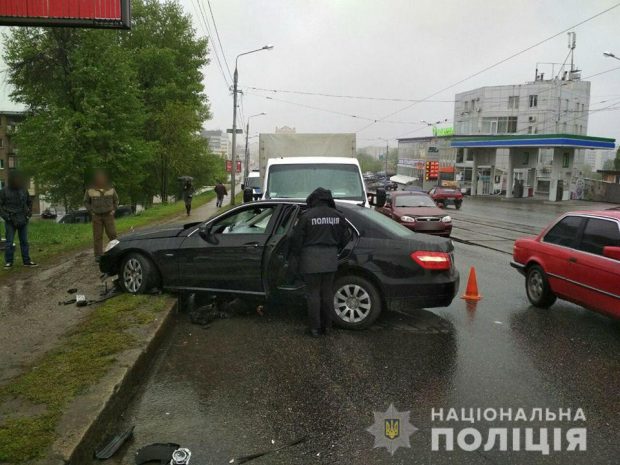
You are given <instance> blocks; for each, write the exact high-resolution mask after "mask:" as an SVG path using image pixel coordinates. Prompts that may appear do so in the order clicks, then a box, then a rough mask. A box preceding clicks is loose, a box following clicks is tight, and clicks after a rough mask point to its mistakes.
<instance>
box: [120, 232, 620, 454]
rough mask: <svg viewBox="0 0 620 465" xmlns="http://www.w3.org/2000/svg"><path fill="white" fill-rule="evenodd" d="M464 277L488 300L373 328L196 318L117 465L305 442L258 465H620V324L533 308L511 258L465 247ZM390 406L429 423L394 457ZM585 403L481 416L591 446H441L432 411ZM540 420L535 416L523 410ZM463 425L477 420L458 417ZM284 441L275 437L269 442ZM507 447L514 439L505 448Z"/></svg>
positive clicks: (161, 369)
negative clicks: (572, 434) (163, 451)
mask: <svg viewBox="0 0 620 465" xmlns="http://www.w3.org/2000/svg"><path fill="white" fill-rule="evenodd" d="M455 247H456V260H457V266H458V268H459V270H460V271H461V274H462V282H461V291H462V290H463V289H464V286H465V281H466V277H467V272H468V269H469V267H470V266H475V267H476V269H477V272H478V281H479V284H480V291H481V293H482V294H483V299H482V300H481V301H480V302H479V303H478V304H477V306H476V308H470V309H467V306H466V304H465V302H464V301H463V300H461V299H458V298H457V299H455V300H454V302H453V303H452V305H451V306H450V307H448V308H444V309H434V310H432V311H427V310H419V311H417V312H415V313H413V314H412V315H404V314H396V313H392V314H387V313H386V314H384V315H382V317H381V318H380V319H379V321H378V322H377V324H376V325H375V326H374V327H373V328H372V329H371V330H368V331H363V332H350V331H337V332H336V333H335V334H334V335H332V336H330V337H327V338H322V339H320V340H313V339H310V338H308V337H305V336H304V334H303V329H304V319H303V317H302V315H303V309H301V308H300V307H298V306H293V305H291V306H290V307H288V308H279V309H273V310H270V311H269V312H268V313H267V314H266V315H265V316H262V317H261V316H258V315H257V314H256V313H254V312H249V313H247V314H244V315H239V316H236V317H234V318H231V319H228V320H219V321H216V322H214V323H212V324H211V325H210V326H208V327H206V328H205V327H200V326H196V325H192V324H191V323H190V322H189V321H188V318H187V315H184V314H181V315H179V316H178V322H177V324H176V326H175V328H174V330H173V331H172V334H171V336H170V337H169V339H168V340H167V342H166V343H165V344H164V345H163V346H162V349H161V351H160V354H159V357H158V358H157V360H156V361H155V363H154V366H153V369H152V371H151V374H150V376H149V377H148V379H146V380H145V382H144V385H143V386H142V389H141V391H140V392H139V394H138V395H137V396H136V397H135V399H134V401H133V402H132V404H131V405H130V406H129V407H128V409H127V410H126V412H125V413H124V414H123V415H122V417H120V418H119V425H118V426H119V427H122V426H127V425H130V424H135V425H136V428H135V437H134V439H133V441H132V442H131V443H130V444H128V445H127V446H126V447H125V449H124V450H123V451H122V454H120V456H119V458H118V459H116V461H111V463H123V464H131V463H134V462H133V453H134V452H135V450H136V449H137V448H138V447H140V446H143V445H145V444H149V443H152V442H177V443H180V444H182V445H183V446H185V447H188V448H190V449H191V450H192V453H193V457H192V462H191V463H192V464H196V465H200V464H226V463H229V462H230V460H231V459H232V458H235V457H240V456H244V455H248V454H251V453H256V452H259V451H263V450H266V449H271V448H275V447H279V446H282V445H284V444H286V443H288V442H290V441H293V440H295V439H297V438H306V441H305V442H303V443H301V444H298V445H296V446H292V447H287V448H284V449H283V450H281V451H279V452H277V453H274V454H270V455H267V456H264V457H262V458H258V459H256V460H254V461H252V462H250V463H252V464H257V465H258V464H329V463H347V464H405V463H406V464H448V463H449V464H617V463H618V461H619V458H618V457H619V454H620V446H619V445H618V431H619V430H620V415H619V413H620V397H619V396H618V386H620V358H619V357H618V354H619V353H620V325H619V324H618V323H617V322H613V321H612V320H610V319H608V318H606V317H603V316H600V315H597V314H594V313H591V312H588V311H586V310H583V309H581V308H579V307H576V306H574V305H572V304H568V303H564V302H560V301H559V302H558V303H556V304H555V305H554V306H553V307H552V308H551V309H550V310H539V309H535V308H533V307H530V306H529V304H528V302H527V299H526V297H525V292H524V289H523V278H522V277H521V276H520V275H519V274H518V273H517V272H516V271H514V270H513V269H512V268H510V267H509V265H508V262H509V257H508V255H506V254H505V253H501V252H498V251H495V250H490V249H488V248H482V247H478V246H475V245H468V244H461V243H457V244H455ZM391 403H393V404H394V406H395V407H396V409H397V410H399V411H404V410H409V411H411V417H410V421H411V423H412V424H413V425H414V426H416V427H417V428H418V429H419V430H418V431H417V432H415V433H414V434H413V435H412V436H411V448H400V449H398V450H397V451H396V452H395V454H394V455H393V456H391V455H390V454H389V453H388V452H387V451H386V449H384V448H376V449H373V443H374V438H373V436H372V435H371V434H370V433H368V432H366V428H368V427H369V426H371V424H372V423H373V421H374V418H373V412H374V411H382V412H384V411H385V410H386V409H387V408H388V406H389V405H390V404H391ZM451 407H454V408H461V407H464V408H469V407H474V408H477V407H482V408H488V407H493V408H497V409H499V408H505V409H506V408H512V409H513V410H514V411H516V409H518V408H524V409H526V411H527V412H528V414H529V412H530V411H531V409H532V408H538V407H543V408H544V407H548V408H552V409H554V410H555V411H557V409H558V408H571V409H573V411H575V410H576V409H577V408H582V409H583V410H584V412H585V415H586V418H587V420H586V422H577V423H572V422H562V423H558V422H555V423H547V424H545V423H540V422H533V423H529V422H528V423H526V424H524V423H520V424H519V423H506V422H504V423H502V422H494V423H487V422H484V421H483V422H481V423H476V424H475V425H473V426H474V427H477V428H478V429H479V430H480V431H481V432H482V433H483V438H484V439H485V440H486V437H487V434H486V433H487V431H488V428H489V427H508V428H512V427H522V428H523V427H535V428H539V427H541V426H546V427H549V428H553V427H562V428H563V429H564V430H566V429H568V428H571V427H573V426H576V427H584V426H585V427H586V428H587V432H588V442H587V446H588V450H587V451H585V452H552V453H551V454H550V455H548V456H543V455H541V454H540V453H538V452H500V451H499V450H497V449H495V450H491V451H487V452H483V451H482V450H480V451H477V452H464V451H454V452H446V451H435V452H433V451H431V433H430V428H431V427H445V426H446V424H445V423H438V422H432V421H431V409H432V408H436V409H438V408H443V409H444V410H447V409H449V408H451ZM528 416H529V415H528ZM451 426H455V427H456V428H457V429H456V431H457V432H458V430H460V429H462V428H466V427H469V426H472V425H470V424H468V423H457V424H453V425H451ZM272 441H273V443H272ZM509 444H510V443H509Z"/></svg>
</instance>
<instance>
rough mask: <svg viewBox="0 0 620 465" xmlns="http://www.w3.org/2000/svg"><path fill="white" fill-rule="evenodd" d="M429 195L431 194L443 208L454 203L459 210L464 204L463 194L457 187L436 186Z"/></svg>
mask: <svg viewBox="0 0 620 465" xmlns="http://www.w3.org/2000/svg"><path fill="white" fill-rule="evenodd" d="M428 195H430V196H431V198H432V199H433V200H434V201H435V203H436V204H437V205H438V206H440V207H443V208H445V207H447V206H448V205H450V204H452V205H454V206H455V207H456V209H457V210H459V209H460V208H461V205H463V194H462V193H461V191H460V190H458V189H456V188H451V187H434V188H432V189H431V190H430V191H429V192H428Z"/></svg>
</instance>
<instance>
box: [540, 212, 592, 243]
mask: <svg viewBox="0 0 620 465" xmlns="http://www.w3.org/2000/svg"><path fill="white" fill-rule="evenodd" d="M582 221H583V218H581V217H580V216H567V217H565V218H563V219H562V220H560V221H559V222H558V223H557V224H556V225H555V226H554V227H553V228H551V230H550V231H549V232H548V233H547V234H546V235H545V238H544V239H543V240H544V242H548V243H550V244H556V245H561V246H564V247H574V246H575V239H576V238H577V232H578V231H579V227H580V226H581V222H582Z"/></svg>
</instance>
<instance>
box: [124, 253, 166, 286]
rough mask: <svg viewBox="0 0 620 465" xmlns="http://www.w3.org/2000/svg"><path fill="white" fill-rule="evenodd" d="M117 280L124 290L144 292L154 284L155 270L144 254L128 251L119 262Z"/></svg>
mask: <svg viewBox="0 0 620 465" xmlns="http://www.w3.org/2000/svg"><path fill="white" fill-rule="evenodd" d="M119 282H120V285H121V287H122V288H123V290H124V291H125V292H129V293H130V294H144V293H146V292H148V291H150V290H151V289H153V287H155V286H156V284H157V271H156V270H155V266H154V265H153V262H151V261H150V260H149V259H148V258H146V257H145V256H144V255H141V254H138V253H130V254H129V255H127V256H126V257H125V258H124V259H123V262H122V264H121V269H120V273H119Z"/></svg>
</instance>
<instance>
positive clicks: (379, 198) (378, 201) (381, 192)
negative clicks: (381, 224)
mask: <svg viewBox="0 0 620 465" xmlns="http://www.w3.org/2000/svg"><path fill="white" fill-rule="evenodd" d="M386 202H387V193H386V192H385V189H381V188H379V189H377V193H376V195H375V206H377V207H383V206H385V203H386Z"/></svg>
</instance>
